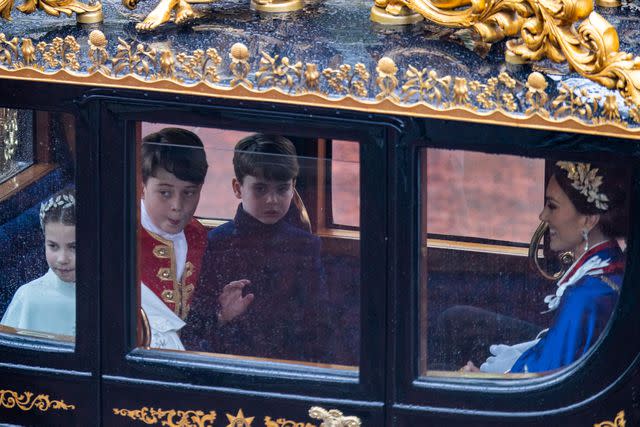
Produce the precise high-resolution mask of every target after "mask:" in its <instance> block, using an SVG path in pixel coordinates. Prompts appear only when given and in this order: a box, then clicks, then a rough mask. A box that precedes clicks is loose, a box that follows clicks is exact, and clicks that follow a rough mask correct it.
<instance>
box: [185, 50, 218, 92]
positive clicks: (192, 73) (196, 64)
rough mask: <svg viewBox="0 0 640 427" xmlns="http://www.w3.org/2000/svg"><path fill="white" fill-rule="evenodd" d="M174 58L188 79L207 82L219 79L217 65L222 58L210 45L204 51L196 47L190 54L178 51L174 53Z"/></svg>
mask: <svg viewBox="0 0 640 427" xmlns="http://www.w3.org/2000/svg"><path fill="white" fill-rule="evenodd" d="M176 59H177V61H178V62H179V63H180V64H181V65H182V70H183V72H184V73H185V74H186V76H187V78H188V79H190V80H196V81H206V82H209V83H217V82H219V81H220V76H219V75H218V65H220V63H222V58H221V57H220V55H219V54H218V51H217V50H216V49H214V48H212V47H211V48H209V49H207V50H206V52H205V51H204V50H202V49H197V50H194V51H193V53H192V54H191V55H187V54H186V53H184V52H180V53H179V54H177V55H176Z"/></svg>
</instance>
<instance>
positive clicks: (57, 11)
mask: <svg viewBox="0 0 640 427" xmlns="http://www.w3.org/2000/svg"><path fill="white" fill-rule="evenodd" d="M13 4H14V1H13V0H0V18H4V19H6V20H8V21H10V20H11V9H12V8H13ZM17 9H18V10H19V11H20V12H22V13H24V14H27V15H28V14H31V13H33V12H35V11H36V10H38V9H42V10H43V11H45V12H46V13H47V14H49V15H51V16H60V15H61V14H64V15H67V16H71V15H72V14H74V13H75V14H76V20H77V21H78V23H80V24H95V23H98V22H102V19H103V15H102V3H100V2H99V1H97V2H93V1H92V2H89V3H83V2H81V1H78V0H26V1H25V2H24V3H22V4H21V5H20V6H18V7H17Z"/></svg>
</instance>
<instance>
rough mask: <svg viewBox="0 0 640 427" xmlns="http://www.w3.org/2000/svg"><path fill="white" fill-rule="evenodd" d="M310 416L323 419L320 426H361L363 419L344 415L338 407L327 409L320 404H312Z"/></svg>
mask: <svg viewBox="0 0 640 427" xmlns="http://www.w3.org/2000/svg"><path fill="white" fill-rule="evenodd" d="M309 416H310V417H311V418H314V419H316V420H322V423H321V424H320V427H360V426H361V425H362V421H360V418H358V417H354V416H352V415H351V416H344V415H343V414H342V412H341V411H339V410H337V409H329V410H326V409H324V408H321V407H319V406H312V407H311V409H309Z"/></svg>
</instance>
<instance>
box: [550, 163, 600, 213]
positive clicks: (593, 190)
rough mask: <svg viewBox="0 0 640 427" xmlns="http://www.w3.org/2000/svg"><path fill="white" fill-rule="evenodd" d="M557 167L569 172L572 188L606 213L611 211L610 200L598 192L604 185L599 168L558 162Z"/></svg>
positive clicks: (568, 176)
mask: <svg viewBox="0 0 640 427" xmlns="http://www.w3.org/2000/svg"><path fill="white" fill-rule="evenodd" d="M556 166H558V167H559V168H560V169H564V170H566V171H567V178H569V180H570V181H571V186H572V187H573V188H575V189H576V190H578V191H579V192H580V194H582V195H583V196H585V197H586V198H587V202H589V203H593V204H594V205H595V206H596V208H598V209H600V210H602V211H606V210H607V209H609V205H608V204H607V202H608V201H609V198H608V197H607V196H606V195H605V194H603V193H600V192H598V189H599V188H600V186H601V185H602V175H598V168H592V167H591V163H580V162H557V163H556Z"/></svg>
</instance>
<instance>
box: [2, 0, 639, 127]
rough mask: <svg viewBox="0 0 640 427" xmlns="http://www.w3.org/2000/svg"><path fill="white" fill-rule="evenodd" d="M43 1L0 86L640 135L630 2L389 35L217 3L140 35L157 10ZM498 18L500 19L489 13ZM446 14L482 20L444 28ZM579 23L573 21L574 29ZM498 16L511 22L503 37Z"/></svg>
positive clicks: (332, 19)
mask: <svg viewBox="0 0 640 427" xmlns="http://www.w3.org/2000/svg"><path fill="white" fill-rule="evenodd" d="M28 1H29V0H28ZM47 1H49V2H48V3H45V0H37V1H36V2H35V3H34V4H35V6H34V7H32V9H34V8H35V9H36V10H34V11H33V13H30V14H23V13H21V12H20V11H19V10H17V9H13V10H12V11H11V14H10V16H11V18H12V20H11V21H7V20H2V18H0V77H3V78H15V79H31V80H45V81H54V82H62V83H67V84H69V83H71V84H80V85H91V86H104V87H122V88H135V89H142V90H149V91H162V92H181V93H188V94H195V95H201V96H212V97H222V98H235V99H247V100H262V101H265V100H266V101H272V102H278V103H286V104H297V105H309V106H321V107H329V108H337V109H347V110H358V111H367V112H372V113H388V114H398V115H409V116H415V117H437V118H449V119H454V120H465V121H479V122H489V123H502V124H507V125H516V126H527V127H534V128H554V129H565V130H573V131H576V132H588V133H602V134H606V135H619V136H625V137H632V138H640V94H639V92H638V90H639V89H640V87H639V86H640V59H636V58H635V56H636V55H640V46H638V43H637V40H638V39H639V36H640V25H638V24H640V8H636V6H635V5H634V4H633V3H630V4H623V5H622V6H621V7H615V8H600V7H595V10H596V12H598V13H599V15H597V16H595V15H589V14H588V12H589V10H588V9H590V7H591V6H590V3H589V4H586V6H585V4H581V3H578V2H576V1H575V0H564V2H562V1H557V2H556V3H554V0H546V2H543V1H537V2H533V1H531V2H526V1H525V0H523V1H521V2H518V1H513V0H512V1H510V2H509V4H510V5H513V4H516V3H521V4H522V5H523V6H521V7H520V9H522V10H520V9H518V11H517V13H516V12H513V11H507V12H505V6H504V4H502V5H501V4H500V3H504V2H503V0H487V1H485V2H474V4H473V5H471V6H469V5H466V4H465V3H464V1H465V0H461V1H459V2H458V3H457V4H455V5H453V6H455V7H456V8H454V9H447V10H448V11H447V10H445V9H437V8H436V9H434V7H435V6H433V4H432V3H425V2H424V0H421V1H423V3H422V4H420V3H419V2H417V1H414V2H403V3H402V4H401V5H400V6H404V7H405V8H406V7H407V5H410V6H411V7H412V9H414V10H418V11H419V12H420V13H421V14H422V15H424V16H426V17H427V18H428V19H427V20H424V21H421V22H418V23H415V24H413V25H406V26H388V25H382V24H379V23H376V22H372V21H371V19H370V15H371V8H372V6H373V2H372V1H366V0H349V1H347V0H316V1H306V2H305V3H304V4H303V5H302V6H303V7H302V9H300V10H298V11H294V12H289V13H265V12H257V11H255V10H253V9H252V8H250V4H249V1H248V0H244V1H243V0H234V1H232V0H221V1H217V2H215V3H204V4H193V5H192V8H193V11H194V13H195V17H194V19H191V20H188V21H187V22H186V23H182V24H180V25H178V24H176V23H174V22H172V21H170V22H167V23H164V24H162V25H160V26H159V27H157V28H155V29H152V30H147V31H142V30H140V29H136V24H139V23H140V22H141V21H142V20H143V19H144V18H145V17H146V16H148V14H149V13H150V12H151V11H152V10H153V9H154V7H156V4H155V3H154V2H152V1H148V0H142V2H140V4H137V7H136V8H135V9H134V10H129V9H128V8H126V7H125V6H123V5H122V4H121V3H120V2H119V1H118V2H111V1H108V2H104V3H103V5H102V6H103V15H104V21H103V22H101V23H96V24H82V25H81V24H76V19H75V18H74V17H73V16H72V17H66V16H65V15H61V16H60V17H55V16H51V15H49V14H47V13H45V11H46V9H47V7H49V13H51V12H52V11H51V10H50V9H51V7H50V5H51V2H50V0H47ZM60 1H62V0H60ZM2 3H3V2H2V1H0V16H1V13H2V11H1V9H2ZM379 3H380V2H379ZM57 4H60V3H57ZM385 4H386V3H384V4H381V6H384V5H385ZM416 4H417V6H416ZM425 4H427V5H431V6H433V7H431V9H428V8H427V9H425V7H424V6H425ZM478 5H480V6H478ZM535 5H542V6H539V10H536V9H535V7H534V6H535ZM554 5H559V6H558V7H554ZM36 6H37V7H39V8H40V9H39V10H37V8H36ZM129 6H133V4H130V5H129ZM450 6H451V5H449V6H448V7H450ZM439 7H441V5H439ZM482 7H485V9H484V10H479V11H478V8H482ZM491 7H493V8H494V9H495V10H499V12H496V13H494V14H493V15H490V14H489V12H490V11H487V10H486V9H487V8H491ZM572 7H573V9H572ZM580 8H582V9H580ZM23 9H24V8H23ZM42 9H45V10H42ZM378 10H384V9H383V8H382V7H380V8H378ZM433 10H436V12H437V13H436V15H435V16H430V15H429V14H430V13H432V12H433ZM550 10H551V11H552V12H553V13H555V15H553V16H548V15H549V13H551V12H549V11H550ZM465 11H466V12H465ZM572 11H573V12H572ZM53 12H54V13H55V10H53ZM440 12H442V14H441V15H442V16H454V18H456V15H455V14H456V13H460V12H465V13H466V14H467V15H471V16H472V18H474V19H475V20H474V19H471V20H469V19H468V20H467V21H465V22H462V20H461V19H458V18H456V19H457V21H455V22H454V23H453V24H451V23H445V24H443V23H442V22H438V19H439V18H438V16H440V15H438V13H440ZM445 12H446V13H445ZM482 13H484V14H485V15H486V16H485V15H483V16H484V18H482V19H480V18H478V16H476V15H478V14H482ZM571 13H574V15H575V16H576V17H577V18H576V19H573V20H572V21H571V22H570V24H569V25H566V22H565V21H566V19H568V18H567V16H568V15H570V14H571ZM474 14H475V15H474ZM5 15H8V14H7V9H5ZM520 15H522V16H520ZM504 16H507V17H510V18H509V19H511V21H508V23H507V24H509V25H503V24H501V25H502V27H498V26H497V24H496V22H499V21H500V19H503V20H504V19H506V18H504ZM585 16H586V18H585ZM514 17H515V18H514ZM524 18H527V19H524ZM483 19H484V21H483ZM536 19H537V21H536ZM563 19H564V21H563ZM545 20H546V21H545ZM461 22H462V23H461ZM550 24H552V25H550ZM491 25H493V27H491ZM536 25H537V26H536ZM513 26H515V27H517V28H515V29H514V28H512V27H513ZM138 27H140V26H138ZM503 27H504V31H503V30H502V29H503ZM487 28H488V30H487ZM474 29H475V30H477V31H475V32H473V31H471V32H470V30H474ZM516 30H517V31H516ZM487 31H488V33H487ZM492 31H493V32H492ZM509 31H510V32H511V33H514V32H515V33H517V34H515V36H512V37H509ZM536 31H537V32H538V33H539V34H537V33H536ZM470 33H473V34H471V36H470ZM543 33H544V34H545V37H546V39H545V40H546V41H545V40H542V44H541V43H540V37H539V36H540V34H543ZM616 33H617V34H616ZM487 34H488V35H487ZM474 35H475V36H478V35H482V37H472V36H474ZM518 35H524V36H525V37H524V39H525V41H524V42H523V41H522V39H518ZM616 36H617V39H616ZM503 37H504V38H503ZM536 37H537V38H536ZM500 38H503V39H502V40H499V41H494V40H495V39H500ZM536 40H537V42H536ZM616 41H619V48H618V47H617V44H616ZM491 42H492V45H491ZM536 43H537V44H536ZM514 55H515V56H518V55H519V57H517V58H515V60H514ZM536 55H537V56H536ZM558 55H560V57H558ZM505 56H507V57H509V56H510V58H508V59H509V61H506V60H505ZM538 57H540V59H539V60H533V59H537V58H538ZM549 58H551V59H556V60H558V59H562V60H563V61H562V62H559V63H558V62H553V61H552V60H551V59H549ZM524 59H529V61H524ZM514 62H526V63H525V64H523V65H516V64H514ZM569 64H570V65H569ZM572 70H579V71H580V73H578V72H576V71H572ZM605 86H609V87H610V88H607V87H605ZM0 96H1V95H0Z"/></svg>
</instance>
